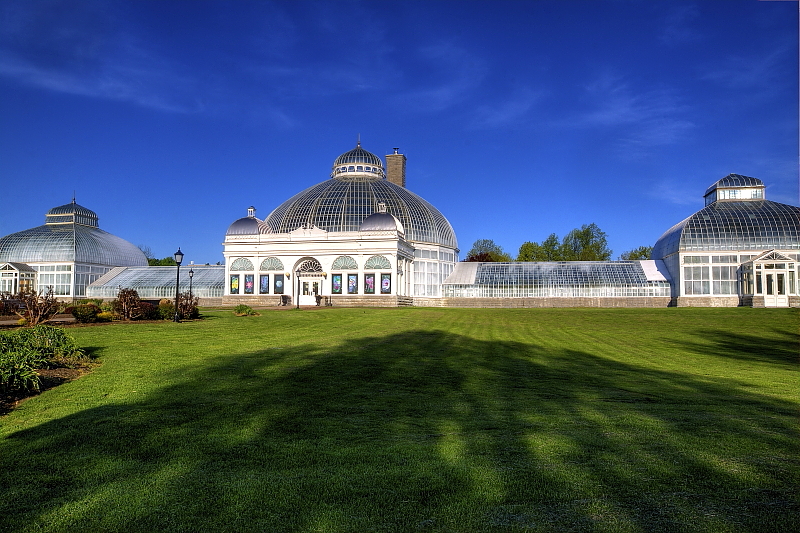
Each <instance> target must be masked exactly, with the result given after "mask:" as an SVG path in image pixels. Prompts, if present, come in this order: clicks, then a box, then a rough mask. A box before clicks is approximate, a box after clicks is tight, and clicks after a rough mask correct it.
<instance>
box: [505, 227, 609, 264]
mask: <svg viewBox="0 0 800 533" xmlns="http://www.w3.org/2000/svg"><path fill="white" fill-rule="evenodd" d="M610 258H611V250H609V249H608V241H607V239H606V234H605V232H603V231H602V230H601V229H600V228H599V227H597V224H588V225H586V224H584V225H583V226H581V227H580V228H576V229H574V230H572V231H570V232H569V233H568V234H567V235H566V236H564V239H563V240H562V241H559V240H558V235H556V234H555V233H551V234H550V236H548V237H547V239H545V240H544V241H542V244H539V243H538V242H525V243H523V244H522V246H520V248H519V254H518V255H517V261H607V260H608V259H610Z"/></svg>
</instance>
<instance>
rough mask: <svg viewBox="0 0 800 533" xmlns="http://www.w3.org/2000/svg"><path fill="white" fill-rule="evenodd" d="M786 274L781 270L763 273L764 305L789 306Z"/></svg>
mask: <svg viewBox="0 0 800 533" xmlns="http://www.w3.org/2000/svg"><path fill="white" fill-rule="evenodd" d="M786 274H787V273H786V272H781V271H773V272H770V273H765V274H764V307H789V295H788V294H787V291H786V288H787V287H786V278H787V277H788V276H787V275H786Z"/></svg>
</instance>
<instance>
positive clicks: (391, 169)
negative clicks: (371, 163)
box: [386, 148, 406, 187]
mask: <svg viewBox="0 0 800 533" xmlns="http://www.w3.org/2000/svg"><path fill="white" fill-rule="evenodd" d="M398 150H399V148H395V149H394V153H393V154H387V155H386V179H387V180H389V181H391V182H392V183H394V184H395V185H400V186H401V187H405V186H406V156H404V155H403V154H401V153H398Z"/></svg>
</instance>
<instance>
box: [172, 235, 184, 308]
mask: <svg viewBox="0 0 800 533" xmlns="http://www.w3.org/2000/svg"><path fill="white" fill-rule="evenodd" d="M172 257H174V258H175V263H176V264H177V265H178V278H177V280H176V281H175V319H174V321H175V322H180V321H181V317H180V314H179V313H178V287H179V286H180V284H181V262H182V261H183V252H181V248H180V246H179V247H178V251H177V252H175V253H174V254H173V256H172Z"/></svg>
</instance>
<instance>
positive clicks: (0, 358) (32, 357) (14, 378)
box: [0, 346, 45, 391]
mask: <svg viewBox="0 0 800 533" xmlns="http://www.w3.org/2000/svg"><path fill="white" fill-rule="evenodd" d="M44 364H45V361H44V358H43V357H41V355H39V354H37V353H36V352H35V351H34V350H32V349H30V348H27V347H24V346H18V347H15V348H14V349H13V350H7V349H6V348H4V347H0V390H4V391H13V390H35V391H38V390H39V374H38V373H37V372H36V369H37V368H41V367H42V366H44Z"/></svg>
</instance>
